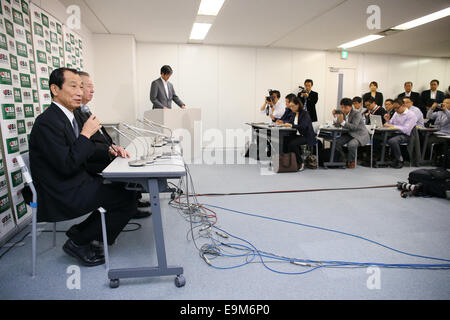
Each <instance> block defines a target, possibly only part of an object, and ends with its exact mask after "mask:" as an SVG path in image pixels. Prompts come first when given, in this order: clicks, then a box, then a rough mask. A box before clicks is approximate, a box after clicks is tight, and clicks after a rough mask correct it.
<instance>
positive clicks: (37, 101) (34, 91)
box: [33, 90, 39, 103]
mask: <svg viewBox="0 0 450 320" xmlns="http://www.w3.org/2000/svg"><path fill="white" fill-rule="evenodd" d="M33 103H39V94H38V91H37V90H33Z"/></svg>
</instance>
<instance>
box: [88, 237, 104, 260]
mask: <svg viewBox="0 0 450 320" xmlns="http://www.w3.org/2000/svg"><path fill="white" fill-rule="evenodd" d="M90 245H91V250H92V251H94V253H95V255H96V256H98V257H99V258H104V257H105V250H104V249H103V243H101V242H100V241H95V240H94V241H92V242H91V244H90Z"/></svg>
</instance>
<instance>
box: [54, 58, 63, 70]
mask: <svg viewBox="0 0 450 320" xmlns="http://www.w3.org/2000/svg"><path fill="white" fill-rule="evenodd" d="M60 66H61V64H60V60H59V58H58V57H53V67H54V68H59V67H60Z"/></svg>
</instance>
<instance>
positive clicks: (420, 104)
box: [397, 91, 425, 109]
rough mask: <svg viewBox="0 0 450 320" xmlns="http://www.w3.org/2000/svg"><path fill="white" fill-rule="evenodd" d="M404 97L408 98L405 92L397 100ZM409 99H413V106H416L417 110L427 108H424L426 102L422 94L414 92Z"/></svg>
mask: <svg viewBox="0 0 450 320" xmlns="http://www.w3.org/2000/svg"><path fill="white" fill-rule="evenodd" d="M404 96H406V93H404V92H403V93H400V94H399V95H398V97H397V98H403V97H404ZM409 97H410V98H411V100H412V102H413V105H414V106H416V107H417V108H419V109H422V108H424V107H425V106H423V103H424V102H425V101H422V97H421V96H420V93H418V92H414V91H412V92H411V94H410V96H409Z"/></svg>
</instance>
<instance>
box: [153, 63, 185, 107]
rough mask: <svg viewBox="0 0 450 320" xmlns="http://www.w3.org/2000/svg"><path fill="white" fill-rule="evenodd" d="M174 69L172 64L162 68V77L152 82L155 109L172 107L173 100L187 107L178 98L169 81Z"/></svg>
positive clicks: (180, 105)
mask: <svg viewBox="0 0 450 320" xmlns="http://www.w3.org/2000/svg"><path fill="white" fill-rule="evenodd" d="M172 73H173V71H172V68H171V67H170V66H167V65H166V66H163V67H162V68H161V78H159V79H156V80H155V81H153V82H152V86H151V89H150V101H151V102H152V103H153V109H172V100H173V101H174V102H175V103H176V104H177V105H178V106H179V107H180V108H181V109H186V106H185V105H184V103H183V102H182V101H181V100H180V98H178V96H177V95H176V93H175V90H174V89H173V85H172V84H171V83H170V82H169V78H170V76H171V75H172Z"/></svg>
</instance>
